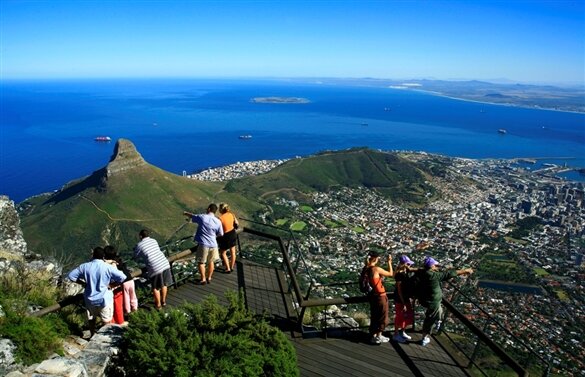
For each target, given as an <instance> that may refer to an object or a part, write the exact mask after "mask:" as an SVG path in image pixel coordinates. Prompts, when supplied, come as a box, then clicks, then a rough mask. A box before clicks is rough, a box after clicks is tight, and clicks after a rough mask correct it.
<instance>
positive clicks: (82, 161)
mask: <svg viewBox="0 0 585 377" xmlns="http://www.w3.org/2000/svg"><path fill="white" fill-rule="evenodd" d="M0 94H1V95H0V177H1V181H0V194H4V195H8V196H9V197H10V198H11V199H13V200H15V201H16V202H19V201H22V200H24V199H25V198H27V197H30V196H32V195H36V194H39V193H42V192H46V191H51V190H55V189H58V188H60V187H61V186H62V185H63V184H65V183H66V182H68V181H70V180H72V179H76V178H80V177H83V176H85V175H88V174H90V173H91V172H92V171H94V170H97V169H99V168H101V167H103V166H104V165H106V163H107V162H108V160H109V158H110V156H111V154H112V152H113V147H114V142H112V143H98V142H95V141H94V138H95V137H96V136H110V137H111V138H112V139H113V141H115V140H117V139H119V138H127V139H129V140H131V141H132V142H133V143H134V144H135V145H136V147H137V149H138V150H139V152H140V153H141V154H142V155H143V157H144V158H145V159H146V160H147V161H148V162H149V163H152V164H154V165H156V166H159V167H161V168H162V169H165V170H168V171H170V172H173V173H176V174H181V173H182V172H183V171H186V172H188V173H191V172H194V171H197V170H201V169H204V168H208V167H212V166H219V165H225V164H229V163H233V162H236V161H251V160H260V159H275V158H291V157H294V156H306V155H309V154H313V153H316V152H319V151H322V150H328V149H331V150H339V149H345V148H351V147H358V146H368V147H371V148H378V149H383V150H418V151H427V152H430V153H440V154H445V155H448V156H458V157H469V158H514V157H547V159H545V160H543V161H541V163H542V162H552V163H567V165H569V166H574V167H583V166H585V114H577V113H566V112H558V111H549V110H540V109H525V108H516V107H512V106H499V105H489V104H485V103H478V102H469V101H462V100H456V99H451V98H446V97H441V96H436V95H432V94H429V93H424V92H415V91H405V90H400V89H390V88H375V87H349V86H341V85H321V84H319V83H300V82H298V81H295V82H292V81H290V82H289V81H285V80H271V81H268V80H263V81H259V80H190V79H189V80H187V79H183V80H179V79H176V80H162V79H161V80H147V79H144V80H121V79H120V80H77V81H76V80H69V81H3V82H2V83H0ZM270 96H281V97H303V98H307V99H308V100H310V101H311V102H310V103H307V104H272V103H253V102H251V99H252V98H254V97H270ZM498 129H505V130H506V131H507V133H506V134H505V135H503V134H500V133H498ZM243 134H250V135H252V138H251V139H248V140H241V139H239V138H238V136H240V135H243ZM558 157H563V159H557V158H558ZM565 157H570V158H569V159H565ZM570 177H571V178H572V179H580V178H579V176H578V175H577V174H573V175H571V176H570Z"/></svg>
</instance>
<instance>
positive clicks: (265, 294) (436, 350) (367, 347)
mask: <svg viewBox="0 0 585 377" xmlns="http://www.w3.org/2000/svg"><path fill="white" fill-rule="evenodd" d="M240 289H241V290H242V291H243V294H244V299H245V302H246V304H247V306H248V309H250V310H251V311H253V312H254V313H256V314H263V313H264V314H266V315H267V318H268V319H269V320H270V321H271V323H272V324H273V325H275V326H277V327H279V328H280V329H281V330H282V331H283V332H284V333H285V334H287V335H288V336H289V338H290V340H291V342H292V344H293V345H294V346H295V349H296V351H297V359H298V365H299V369H300V370H301V375H302V376H373V375H378V376H468V374H467V373H466V371H465V369H463V368H461V367H460V366H458V365H457V363H456V362H455V360H454V359H453V358H452V357H451V356H450V355H449V353H448V352H446V350H445V349H443V348H442V347H441V346H440V345H439V344H438V342H437V341H436V339H433V341H432V342H431V344H429V345H428V346H426V347H423V346H421V345H420V344H418V342H417V341H418V340H420V338H421V336H420V334H417V333H413V334H412V337H413V341H412V342H410V343H406V344H395V343H384V344H382V345H371V344H369V340H370V339H369V335H368V334H367V332H366V331H363V330H352V331H346V332H344V333H342V334H339V335H336V336H328V338H327V339H324V338H323V337H312V338H303V336H302V334H300V333H298V332H297V331H295V329H294V328H292V327H291V323H294V322H295V321H296V320H297V318H296V315H295V314H294V311H292V308H293V300H292V295H291V294H290V293H288V292H287V285H286V282H285V280H284V275H283V274H282V272H280V271H279V270H278V269H276V268H275V267H268V266H262V265H259V264H256V263H254V262H250V261H247V260H243V261H239V262H238V263H237V267H236V270H235V271H234V272H232V273H231V274H225V273H221V272H219V271H216V272H215V273H214V274H213V280H212V283H211V284H207V285H196V284H195V283H194V282H193V281H188V282H186V283H184V284H182V285H180V286H179V287H178V288H177V289H170V290H169V293H168V296H167V304H168V305H169V306H171V307H172V306H176V305H180V304H182V303H185V302H189V303H194V302H200V301H202V300H203V299H204V298H205V297H207V296H208V295H210V294H213V295H215V296H217V297H218V299H219V302H220V303H226V304H227V301H226V299H225V297H224V294H225V292H226V291H227V290H233V291H238V290H240ZM390 313H391V315H392V313H393V310H392V309H391V310H390ZM291 321H292V322H291ZM391 327H392V325H391V326H389V329H390V328H391ZM386 335H387V336H388V337H391V336H392V333H391V332H389V333H387V334H386Z"/></svg>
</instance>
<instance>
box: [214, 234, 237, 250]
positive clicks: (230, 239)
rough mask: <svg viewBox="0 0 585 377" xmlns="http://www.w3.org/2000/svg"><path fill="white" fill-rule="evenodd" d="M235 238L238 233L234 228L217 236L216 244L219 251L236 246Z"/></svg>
mask: <svg viewBox="0 0 585 377" xmlns="http://www.w3.org/2000/svg"><path fill="white" fill-rule="evenodd" d="M237 240H238V235H237V233H236V230H235V229H233V230H231V231H229V232H227V233H226V234H224V235H223V236H221V237H217V245H218V247H219V250H220V251H224V250H227V249H229V248H232V247H234V246H236V243H237Z"/></svg>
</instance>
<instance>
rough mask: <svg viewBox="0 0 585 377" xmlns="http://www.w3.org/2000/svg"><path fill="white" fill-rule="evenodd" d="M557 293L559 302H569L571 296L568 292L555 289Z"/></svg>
mask: <svg viewBox="0 0 585 377" xmlns="http://www.w3.org/2000/svg"><path fill="white" fill-rule="evenodd" d="M555 293H556V294H557V297H558V298H559V300H561V301H563V302H566V301H569V295H568V294H567V292H565V291H563V290H562V289H555Z"/></svg>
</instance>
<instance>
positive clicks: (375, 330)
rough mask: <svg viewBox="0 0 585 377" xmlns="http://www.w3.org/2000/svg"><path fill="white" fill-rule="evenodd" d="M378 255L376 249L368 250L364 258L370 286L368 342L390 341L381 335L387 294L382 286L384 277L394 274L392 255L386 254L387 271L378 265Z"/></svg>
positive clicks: (386, 321)
mask: <svg viewBox="0 0 585 377" xmlns="http://www.w3.org/2000/svg"><path fill="white" fill-rule="evenodd" d="M379 261H380V255H379V254H378V252H376V251H370V252H369V253H368V258H367V259H366V268H368V274H369V279H370V285H371V286H372V288H373V289H372V293H371V294H370V335H371V336H372V338H371V339H370V343H372V344H382V343H387V342H388V341H390V338H388V337H385V336H384V335H382V332H383V331H384V329H386V326H388V323H389V322H388V296H386V289H385V288H384V284H383V281H384V278H385V277H392V276H394V272H393V270H392V256H391V255H388V271H386V270H385V269H383V268H382V267H379V266H378V265H377V264H378V262H379Z"/></svg>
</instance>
